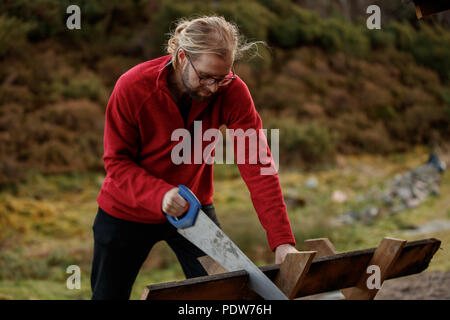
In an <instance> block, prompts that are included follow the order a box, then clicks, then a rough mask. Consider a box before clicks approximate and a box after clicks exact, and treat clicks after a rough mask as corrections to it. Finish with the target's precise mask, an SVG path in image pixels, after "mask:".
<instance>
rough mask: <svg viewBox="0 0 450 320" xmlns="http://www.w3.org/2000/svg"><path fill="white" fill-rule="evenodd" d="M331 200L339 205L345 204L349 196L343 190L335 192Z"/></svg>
mask: <svg viewBox="0 0 450 320" xmlns="http://www.w3.org/2000/svg"><path fill="white" fill-rule="evenodd" d="M331 199H332V200H333V201H334V202H337V203H344V202H345V201H346V200H347V195H346V194H345V193H344V192H342V191H341V190H334V192H333V194H332V195H331Z"/></svg>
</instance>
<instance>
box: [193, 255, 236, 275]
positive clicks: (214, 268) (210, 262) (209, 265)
mask: <svg viewBox="0 0 450 320" xmlns="http://www.w3.org/2000/svg"><path fill="white" fill-rule="evenodd" d="M197 260H198V261H199V262H200V263H201V265H202V267H203V268H204V269H205V270H206V272H207V273H208V275H212V274H219V273H225V272H228V270H227V269H225V268H224V267H222V266H221V265H220V264H218V263H217V262H216V261H215V260H214V259H213V258H211V257H210V256H203V257H199V258H197Z"/></svg>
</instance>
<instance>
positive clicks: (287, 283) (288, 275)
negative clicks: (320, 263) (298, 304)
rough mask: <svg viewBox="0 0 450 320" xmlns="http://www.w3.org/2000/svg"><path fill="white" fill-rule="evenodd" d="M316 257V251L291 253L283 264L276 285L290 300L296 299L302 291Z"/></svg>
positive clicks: (276, 278) (275, 281)
mask: <svg viewBox="0 0 450 320" xmlns="http://www.w3.org/2000/svg"><path fill="white" fill-rule="evenodd" d="M315 255H316V251H302V252H298V253H289V254H288V255H287V256H286V258H285V259H284V261H283V263H282V264H281V266H280V271H279V272H278V274H277V276H276V277H275V280H274V283H275V284H276V286H277V287H278V288H280V289H281V291H283V292H284V294H285V295H286V296H287V297H288V298H289V299H293V298H295V296H296V295H297V292H298V291H299V290H300V287H301V285H302V282H303V279H305V276H306V274H307V273H308V270H309V266H310V265H311V263H312V261H313V259H314V256H315Z"/></svg>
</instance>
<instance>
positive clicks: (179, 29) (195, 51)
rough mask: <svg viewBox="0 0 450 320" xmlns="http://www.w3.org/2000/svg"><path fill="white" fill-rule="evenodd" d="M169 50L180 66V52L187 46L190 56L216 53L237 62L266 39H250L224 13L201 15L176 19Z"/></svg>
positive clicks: (175, 63) (167, 48) (175, 65)
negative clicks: (247, 39)
mask: <svg viewBox="0 0 450 320" xmlns="http://www.w3.org/2000/svg"><path fill="white" fill-rule="evenodd" d="M169 35H170V39H169V40H168V42H167V46H166V50H167V52H168V53H169V54H171V55H172V60H171V62H172V64H173V66H174V68H176V67H177V59H176V56H177V53H178V50H179V49H180V48H183V49H184V50H185V51H186V52H187V53H188V54H190V56H192V57H194V58H195V57H196V56H197V55H199V54H204V53H214V54H217V55H219V56H220V57H224V58H226V57H230V58H231V61H232V62H234V61H236V60H238V59H240V58H242V57H243V56H244V54H245V53H246V52H247V51H250V50H251V49H256V54H258V47H257V45H258V44H259V43H262V44H265V42H264V41H255V42H247V41H246V40H245V39H244V37H243V36H242V35H241V34H240V33H239V29H238V27H237V25H236V24H234V23H232V22H228V21H226V20H225V18H224V17H221V16H201V17H198V18H193V19H187V18H181V19H179V20H177V21H176V27H175V31H173V32H171V33H169Z"/></svg>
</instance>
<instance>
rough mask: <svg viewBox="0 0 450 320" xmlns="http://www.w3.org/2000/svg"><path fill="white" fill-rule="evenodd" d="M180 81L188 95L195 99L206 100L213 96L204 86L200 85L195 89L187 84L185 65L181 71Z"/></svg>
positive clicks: (187, 77) (187, 75)
mask: <svg viewBox="0 0 450 320" xmlns="http://www.w3.org/2000/svg"><path fill="white" fill-rule="evenodd" d="M181 82H182V83H183V86H184V88H185V89H186V91H187V93H188V95H189V96H190V97H191V98H192V99H193V100H195V101H198V102H202V101H206V100H209V99H210V98H211V97H212V96H213V95H212V94H211V91H209V90H208V89H207V88H205V87H202V86H200V87H198V88H197V89H194V88H192V86H190V85H189V70H188V69H187V68H186V65H185V67H184V68H183V70H182V72H181Z"/></svg>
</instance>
